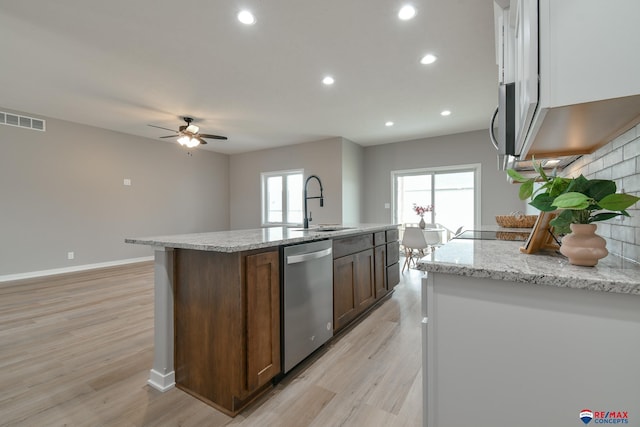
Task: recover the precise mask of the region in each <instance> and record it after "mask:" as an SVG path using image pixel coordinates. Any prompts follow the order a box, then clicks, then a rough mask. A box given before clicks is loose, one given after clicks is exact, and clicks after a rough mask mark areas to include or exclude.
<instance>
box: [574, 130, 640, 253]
mask: <svg viewBox="0 0 640 427" xmlns="http://www.w3.org/2000/svg"><path fill="white" fill-rule="evenodd" d="M580 174H583V175H584V176H585V177H587V178H589V179H612V180H614V181H615V182H616V185H617V186H618V191H619V192H625V193H629V194H633V195H635V196H640V125H637V126H635V127H633V128H631V129H630V130H628V131H627V132H625V133H624V134H622V135H620V136H619V137H617V138H616V139H614V140H613V141H611V142H609V143H608V144H607V145H605V146H604V147H602V148H600V149H599V150H597V151H595V152H594V153H592V154H589V155H585V156H582V157H581V158H579V159H578V160H576V161H575V162H574V163H572V164H571V165H569V166H568V167H567V168H565V170H564V171H563V173H562V175H564V176H568V177H577V176H579V175H580ZM627 211H628V212H629V215H631V218H629V217H622V216H620V217H616V218H613V219H611V220H609V221H602V222H598V223H597V224H598V231H597V233H598V234H599V235H600V236H602V237H604V238H605V239H606V240H607V249H608V250H609V252H611V253H613V254H616V255H620V256H623V257H624V258H627V259H630V260H633V261H635V262H640V202H638V203H636V204H635V205H634V206H633V207H631V208H630V209H628V210H627Z"/></svg>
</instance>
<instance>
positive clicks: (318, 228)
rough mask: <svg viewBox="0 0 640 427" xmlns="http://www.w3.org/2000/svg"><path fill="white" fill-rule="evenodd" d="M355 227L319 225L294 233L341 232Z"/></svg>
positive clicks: (297, 229) (300, 229)
mask: <svg viewBox="0 0 640 427" xmlns="http://www.w3.org/2000/svg"><path fill="white" fill-rule="evenodd" d="M352 228H354V227H343V226H341V225H318V226H316V227H310V228H296V229H294V231H314V232H316V231H317V232H320V233H323V232H327V231H341V230H350V229H352Z"/></svg>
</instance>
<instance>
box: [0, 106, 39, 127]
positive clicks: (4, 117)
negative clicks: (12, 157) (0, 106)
mask: <svg viewBox="0 0 640 427" xmlns="http://www.w3.org/2000/svg"><path fill="white" fill-rule="evenodd" d="M45 124H46V122H45V121H44V120H42V119H36V118H34V117H27V116H19V115H17V114H11V113H5V112H2V111H0V125H9V126H17V127H20V128H25V129H33V130H39V131H42V132H44V131H45Z"/></svg>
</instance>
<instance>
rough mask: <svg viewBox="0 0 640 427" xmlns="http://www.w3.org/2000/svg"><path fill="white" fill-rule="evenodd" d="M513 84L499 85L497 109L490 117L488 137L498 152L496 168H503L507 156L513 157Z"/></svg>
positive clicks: (514, 131) (514, 104)
mask: <svg viewBox="0 0 640 427" xmlns="http://www.w3.org/2000/svg"><path fill="white" fill-rule="evenodd" d="M515 110H516V103H515V84H514V83H507V84H501V85H500V87H499V92H498V108H496V111H495V112H494V113H493V117H491V123H490V125H489V137H490V138H491V143H492V144H493V146H494V147H495V148H496V150H498V166H499V167H500V168H504V164H505V162H506V160H507V158H508V156H515V155H516V152H515V139H516V135H515V134H516V130H515V118H516V111H515ZM496 118H497V119H498V136H497V137H496V135H495V125H496V123H495V121H496Z"/></svg>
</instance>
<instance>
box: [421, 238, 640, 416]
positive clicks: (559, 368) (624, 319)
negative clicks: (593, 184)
mask: <svg viewBox="0 0 640 427" xmlns="http://www.w3.org/2000/svg"><path fill="white" fill-rule="evenodd" d="M520 246H522V242H510V241H501V240H458V239H454V240H453V241H451V242H449V243H448V244H447V245H445V246H443V247H441V248H438V249H436V250H435V251H434V253H432V254H430V255H429V256H427V257H425V258H423V259H422V260H421V262H419V263H418V269H421V270H423V271H426V272H427V276H426V278H425V279H423V296H422V298H423V317H424V318H423V372H424V411H425V412H424V417H423V419H424V422H425V425H428V426H429V427H437V426H440V427H442V426H459V425H474V426H513V425H517V426H520V427H526V426H540V425H545V426H570V425H583V424H582V421H580V412H581V411H582V410H583V409H589V410H590V411H591V412H593V413H594V414H595V415H594V423H611V422H612V420H614V418H611V414H614V415H615V416H618V415H619V416H620V417H624V416H626V417H627V418H616V419H617V420H618V421H617V423H620V424H625V425H634V426H640V412H638V409H637V408H638V405H637V403H638V402H639V401H640V365H639V364H638V354H640V266H639V265H638V264H637V263H634V262H629V261H626V260H624V259H622V258H620V257H616V256H613V255H609V256H608V257H606V258H604V259H603V260H601V261H600V262H599V263H598V265H597V266H596V267H577V266H573V265H570V264H569V263H568V261H567V259H566V258H564V257H563V256H561V255H560V254H558V253H555V252H553V251H551V252H540V253H537V254H532V255H527V254H522V253H520V251H519V247H520ZM607 414H609V415H607ZM607 417H608V418H607ZM625 420H626V421H625Z"/></svg>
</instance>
